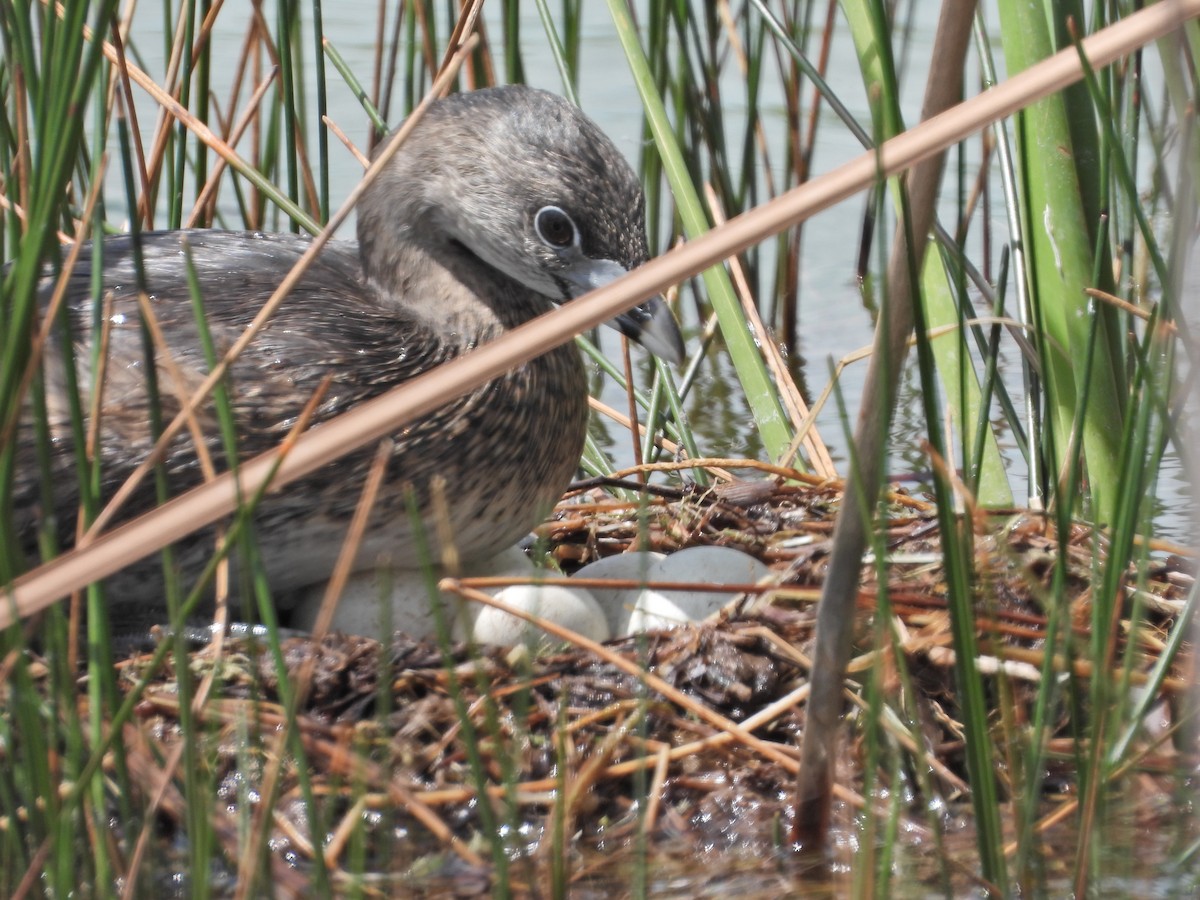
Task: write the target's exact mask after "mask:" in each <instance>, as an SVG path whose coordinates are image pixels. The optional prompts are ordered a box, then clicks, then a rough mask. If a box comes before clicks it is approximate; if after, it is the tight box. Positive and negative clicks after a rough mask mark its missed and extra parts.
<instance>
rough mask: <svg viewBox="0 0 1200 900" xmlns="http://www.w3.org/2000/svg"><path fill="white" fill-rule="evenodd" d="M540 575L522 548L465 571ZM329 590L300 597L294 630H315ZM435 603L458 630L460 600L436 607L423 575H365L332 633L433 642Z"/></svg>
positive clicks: (341, 606) (346, 595)
mask: <svg viewBox="0 0 1200 900" xmlns="http://www.w3.org/2000/svg"><path fill="white" fill-rule="evenodd" d="M537 571H538V570H537V569H536V568H535V567H534V565H533V563H531V562H530V561H529V557H527V556H526V555H525V554H524V553H523V552H521V549H520V548H519V547H510V548H509V549H507V550H502V551H501V552H500V553H497V554H496V555H495V556H493V557H490V558H488V559H484V560H478V561H476V562H472V563H468V564H466V565H465V566H463V575H464V576H470V577H488V576H493V577H497V578H530V579H532V578H533V576H534V573H535V572H537ZM437 577H441V576H440V575H439V576H437ZM325 588H326V583H325V582H321V583H319V584H314V585H310V586H309V587H307V588H304V589H302V590H301V591H300V592H299V596H298V598H297V600H296V605H295V607H294V609H293V611H292V614H291V618H290V624H291V625H292V626H293V627H294V628H299V629H303V630H306V631H311V630H312V628H313V626H314V625H315V624H316V622H317V615H318V613H319V612H320V609H321V604H322V602H323V601H324V599H325ZM497 590H498V589H497ZM494 592H495V591H492V593H494ZM434 602H439V603H441V605H442V610H443V611H444V613H445V614H446V615H447V616H449V617H450V620H451V625H452V626H453V625H454V624H456V620H457V618H458V607H459V603H458V599H457V598H456V597H454V596H453V595H450V594H440V595H438V599H437V600H436V601H435V600H432V599H431V598H430V594H429V588H428V585H427V583H426V580H425V576H424V575H423V574H422V573H421V572H419V571H417V570H414V569H394V568H389V567H381V568H377V569H364V570H363V571H361V572H355V573H353V574H352V575H351V576H350V578H349V579H348V580H347V582H346V587H345V589H344V590H343V591H342V594H341V598H340V599H339V601H338V606H337V610H336V611H335V612H334V614H333V622H332V624H331V625H330V628H331V629H333V630H335V631H344V632H346V633H347V634H361V635H364V636H366V637H373V638H378V639H380V640H383V639H386V638H387V637H389V636H390V635H391V633H392V632H393V631H403V632H404V633H405V634H409V635H412V636H413V637H416V638H434V637H436V636H437V620H436V618H435V617H434V612H433V603H434Z"/></svg>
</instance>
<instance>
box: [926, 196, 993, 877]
mask: <svg viewBox="0 0 1200 900" xmlns="http://www.w3.org/2000/svg"><path fill="white" fill-rule="evenodd" d="M902 208H903V204H902ZM903 222H907V214H905V216H904V218H903V219H902V223H903ZM905 227H906V226H905ZM908 244H909V246H912V239H911V236H910V239H909V241H908ZM914 290H915V287H914ZM913 309H914V313H915V315H916V335H917V361H918V367H919V370H920V373H921V396H922V400H923V405H924V409H925V415H926V427H927V429H928V435H929V442H930V445H931V446H932V448H933V450H934V452H935V453H937V454H938V455H939V456H940V457H941V459H942V460H949V459H951V458H952V457H951V455H950V454H949V453H948V449H949V448H948V446H947V442H946V440H945V435H944V434H943V433H942V430H941V426H940V423H941V418H940V416H939V405H938V390H937V386H938V381H937V378H936V372H935V368H936V364H935V361H934V358H933V348H932V347H931V346H930V344H931V342H930V341H929V340H928V339H927V338H926V335H927V334H928V331H927V328H928V324H927V323H926V322H925V321H924V320H923V319H924V316H923V310H922V307H921V305H920V304H919V303H915V304H913ZM933 481H934V494H935V496H936V501H937V514H938V527H939V533H940V534H941V546H942V558H943V561H944V565H945V571H946V587H947V595H948V596H947V605H948V608H949V611H950V628H951V635H952V639H953V646H954V655H955V664H954V670H955V674H956V676H957V677H956V681H957V684H958V691H959V696H958V705H959V709H960V710H961V716H962V722H963V736H964V739H965V742H966V759H967V772H968V774H969V776H970V781H971V801H972V806H973V808H974V810H975V828H976V846H977V847H978V849H979V857H980V866H981V869H982V873H983V877H984V878H986V879H987V880H988V881H989V882H991V883H992V884H994V885H996V886H997V887H999V889H1000V890H1001V891H1002V892H1004V891H1007V886H1008V877H1007V872H1006V865H1005V859H1004V831H1003V828H1002V827H1001V823H1000V806H999V797H998V795H997V792H996V781H995V770H994V767H993V765H992V737H991V731H990V729H989V727H988V703H987V694H986V691H985V688H984V684H983V677H982V675H981V674H980V672H979V669H978V667H977V665H976V660H977V659H978V658H979V646H978V643H977V641H976V638H975V609H974V602H975V592H974V589H973V585H974V583H975V578H974V574H973V571H972V564H971V561H972V560H973V559H974V543H973V541H972V532H971V520H970V519H969V518H963V517H960V516H958V515H956V514H955V511H954V508H955V502H954V491H953V488H952V487H951V485H950V480H949V477H948V473H947V472H946V470H945V469H944V467H942V466H937V465H935V466H934V468H933Z"/></svg>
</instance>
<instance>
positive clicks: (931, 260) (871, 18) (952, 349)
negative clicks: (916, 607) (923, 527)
mask: <svg viewBox="0 0 1200 900" xmlns="http://www.w3.org/2000/svg"><path fill="white" fill-rule="evenodd" d="M842 8H843V11H844V13H845V16H846V19H847V22H848V24H849V26H850V32H851V36H852V37H853V38H854V43H855V47H856V48H857V51H858V58H859V64H860V66H861V67H862V70H863V81H864V84H865V85H866V86H867V90H868V92H870V91H871V90H872V89H873V87H874V86H891V90H890V91H888V92H887V93H892V95H893V96H895V94H894V91H895V90H896V88H895V83H896V73H895V70H894V69H893V68H890V67H889V66H888V65H887V64H886V61H887V60H890V59H891V54H890V52H888V53H881V52H880V49H881V48H886V49H890V47H891V29H890V25H889V23H888V20H887V16H886V14H885V13H884V12H883V11H881V10H880V8H879V4H878V3H877V2H874V0H843V3H842ZM890 106H891V108H890V109H889V110H887V112H886V113H885V117H884V128H883V131H882V132H881V133H880V134H879V136H878V140H879V141H883V140H887V139H889V138H892V137H895V136H896V135H898V134H900V133H901V132H902V131H903V130H904V122H903V119H902V117H901V113H900V109H899V104H898V101H897V102H895V103H892V104H890ZM893 184H895V182H893ZM893 200H894V202H895V204H896V205H897V208H898V205H899V198H898V196H897V195H896V188H895V187H893ZM920 277H921V291H920V294H919V295H917V296H918V297H919V300H918V302H919V303H921V305H922V307H923V310H924V317H925V321H926V323H927V326H926V327H927V328H929V329H930V333H933V332H941V331H942V330H943V329H947V330H946V332H945V333H944V334H939V336H937V337H934V338H933V339H932V340H931V345H932V347H933V350H934V359H935V363H936V366H937V371H938V374H939V375H940V379H941V380H940V384H941V386H942V389H943V390H944V391H945V392H946V399H947V402H948V405H949V407H950V409H951V410H952V411H953V416H954V420H955V423H956V425H957V427H958V430H959V434H960V435H961V437H962V439H963V440H965V439H966V438H967V437H968V436H974V435H975V434H977V433H978V432H979V431H980V429H981V428H986V423H987V421H988V415H987V407H986V406H984V405H983V404H982V402H981V401H982V396H981V392H980V387H979V378H978V375H977V373H976V371H975V368H974V365H973V363H972V361H971V353H970V347H969V344H968V341H967V334H966V332H965V330H964V327H963V318H964V313H963V306H962V305H961V304H960V303H959V302H958V301H957V300H956V299H955V297H956V295H955V291H954V285H955V284H956V283H960V282H959V278H961V271H960V270H959V271H956V269H955V267H953V266H949V265H947V264H946V263H945V262H944V261H943V256H942V255H941V254H938V253H926V254H925V259H924V262H923V264H922V268H921V276H920ZM964 294H965V291H961V290H960V291H959V293H958V296H963V295H964ZM984 435H985V440H984V447H983V453H982V455H981V457H980V460H979V466H978V478H977V484H978V488H977V490H978V493H977V496H976V500H977V501H978V502H979V503H980V504H981V505H983V506H997V507H1006V506H1011V505H1012V491H1011V490H1010V488H1009V485H1008V477H1007V475H1006V473H1005V470H1004V462H1003V460H1002V459H1001V456H1000V449H999V447H998V446H997V444H996V438H995V434H994V433H993V432H992V431H991V429H990V428H986V430H985V431H984ZM953 458H954V457H949V458H948V459H953Z"/></svg>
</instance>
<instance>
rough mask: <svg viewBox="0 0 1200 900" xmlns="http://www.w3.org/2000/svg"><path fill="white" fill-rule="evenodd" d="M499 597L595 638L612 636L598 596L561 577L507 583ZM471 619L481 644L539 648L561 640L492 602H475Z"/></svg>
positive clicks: (519, 607)
mask: <svg viewBox="0 0 1200 900" xmlns="http://www.w3.org/2000/svg"><path fill="white" fill-rule="evenodd" d="M496 599H497V600H502V601H503V602H505V603H507V604H508V605H509V606H512V607H514V608H515V609H519V610H521V611H522V612H527V613H531V614H532V615H535V616H539V617H541V618H543V619H548V620H550V621H551V622H553V623H555V624H556V625H561V626H563V627H564V628H569V629H570V630H571V631H575V632H578V633H579V634H581V635H583V636H584V637H587V638H591V639H592V640H594V641H606V640H608V638H609V636H610V633H609V629H608V622H607V621H606V620H605V618H604V610H602V609H601V608H600V605H599V604H598V603H597V602H596V600H595V598H593V597H592V595H591V594H590V593H589V592H588V591H586V590H584V589H583V588H569V587H566V586H565V584H564V583H563V582H562V580H561V579H547V580H546V581H543V582H541V583H540V584H521V585H513V586H512V587H506V588H504V589H503V590H501V591H500V592H498V593H497V594H496ZM469 621H470V627H471V630H472V636H473V637H474V639H475V641H476V642H478V643H480V644H498V645H501V646H505V647H507V646H512V645H515V644H525V645H526V646H528V647H530V648H537V647H545V646H551V645H554V644H557V643H558V642H559V641H558V638H556V637H554V636H553V635H550V634H548V633H547V632H545V631H542V630H541V629H540V628H538V627H537V626H535V625H533V624H531V623H529V622H526V621H525V620H524V619H521V618H518V617H517V616H514V615H511V614H510V613H507V612H504V611H503V610H500V609H496V608H495V607H492V606H482V605H475V611H474V613H473V615H471V616H469Z"/></svg>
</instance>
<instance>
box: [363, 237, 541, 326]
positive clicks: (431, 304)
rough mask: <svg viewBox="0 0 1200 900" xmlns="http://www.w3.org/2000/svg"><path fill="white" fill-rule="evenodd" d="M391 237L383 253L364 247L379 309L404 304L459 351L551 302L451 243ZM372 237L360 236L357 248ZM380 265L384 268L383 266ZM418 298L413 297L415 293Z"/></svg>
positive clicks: (419, 238)
mask: <svg viewBox="0 0 1200 900" xmlns="http://www.w3.org/2000/svg"><path fill="white" fill-rule="evenodd" d="M403 237H411V239H408V240H403V239H402V240H397V239H396V238H397V235H394V234H393V235H392V236H391V238H390V240H389V241H388V247H387V248H386V252H385V253H381V252H380V248H379V247H378V246H374V247H371V246H366V245H364V246H362V247H361V248H360V252H361V255H362V258H363V259H364V260H373V261H374V263H375V264H374V266H373V268H372V269H369V270H367V271H365V272H364V275H365V276H366V278H367V280H368V282H369V283H370V285H371V286H372V287H373V288H374V289H375V291H376V292H377V294H378V296H379V297H380V299H381V302H383V303H402V304H403V305H404V307H405V309H406V311H408V312H409V313H410V314H416V315H420V316H423V317H425V318H426V319H428V320H429V324H430V326H431V330H432V331H433V332H434V333H438V334H442V335H444V336H445V339H446V341H447V342H448V343H454V344H461V345H462V346H463V348H466V347H469V346H475V345H476V344H480V343H484V342H486V341H488V340H491V339H492V338H495V337H497V336H498V335H499V334H501V333H502V332H505V331H508V330H509V329H511V328H515V327H516V326H518V325H521V324H524V323H525V322H528V321H529V320H530V319H533V318H535V317H536V316H538V315H540V314H542V313H544V312H547V311H548V310H549V309H550V308H551V307H552V304H551V302H550V301H549V300H548V299H547V298H545V297H542V296H541V295H540V294H538V293H536V292H534V291H531V290H530V289H529V288H527V287H525V286H524V285H522V284H521V283H520V282H518V281H516V280H514V279H512V278H510V277H509V276H508V275H505V274H504V273H503V272H501V271H499V270H498V269H496V268H494V267H492V266H490V265H488V264H487V263H485V262H484V261H483V260H481V259H480V258H479V257H477V256H476V255H475V254H473V253H471V252H470V251H469V250H467V249H466V248H465V247H464V246H462V245H461V244H459V243H457V242H455V241H444V242H442V243H440V244H436V245H434V244H432V243H431V242H430V241H429V239H428V238H427V237H426V236H423V235H418V234H413V235H411V236H403ZM363 240H366V241H368V242H369V241H370V240H371V238H370V237H366V238H364V237H362V236H361V235H360V243H361V242H362V241H363ZM381 263H383V264H381ZM418 290H419V291H420V292H421V296H419V297H417V296H414V292H415V291H418Z"/></svg>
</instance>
